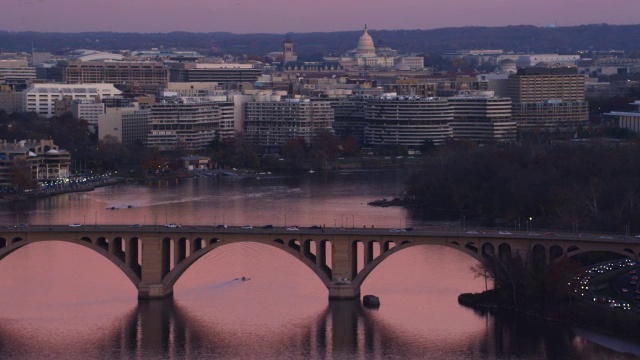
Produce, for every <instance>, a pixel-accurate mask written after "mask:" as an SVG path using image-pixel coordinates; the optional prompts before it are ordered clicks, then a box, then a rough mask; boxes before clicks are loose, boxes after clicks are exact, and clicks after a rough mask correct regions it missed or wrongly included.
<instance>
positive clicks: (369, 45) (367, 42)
mask: <svg viewBox="0 0 640 360" xmlns="http://www.w3.org/2000/svg"><path fill="white" fill-rule="evenodd" d="M356 56H357V57H375V56H376V47H375V45H374V44H373V38H372V37H371V35H369V32H368V31H367V25H365V26H364V34H362V36H360V39H359V40H358V47H357V48H356Z"/></svg>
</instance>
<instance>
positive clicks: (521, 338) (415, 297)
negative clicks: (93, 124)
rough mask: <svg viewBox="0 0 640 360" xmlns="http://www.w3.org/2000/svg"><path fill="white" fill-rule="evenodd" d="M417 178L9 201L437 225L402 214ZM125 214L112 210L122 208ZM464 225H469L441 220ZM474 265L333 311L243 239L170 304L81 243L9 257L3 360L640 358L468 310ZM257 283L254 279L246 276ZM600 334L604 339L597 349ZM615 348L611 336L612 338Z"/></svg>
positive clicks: (43, 212) (143, 220)
mask: <svg viewBox="0 0 640 360" xmlns="http://www.w3.org/2000/svg"><path fill="white" fill-rule="evenodd" d="M407 177H408V173H407V171H404V170H385V171H345V172H317V173H314V174H303V175H296V176H273V175H265V176H260V177H257V178H255V177H254V178H242V179H233V178H200V179H186V180H180V181H178V182H176V181H169V182H167V181H161V182H155V183H147V184H119V185H116V186H110V187H104V188H99V189H96V190H95V191H91V192H85V193H74V194H64V195H58V196H54V197H50V198H41V199H32V200H29V201H24V202H19V203H5V204H0V221H1V222H2V223H3V224H9V225H13V224H15V223H30V224H43V223H46V224H71V223H81V224H84V225H93V224H96V223H97V224H134V223H138V224H154V223H156V224H164V223H168V222H174V223H181V224H184V225H187V224H220V223H223V222H224V223H226V224H229V225H248V224H250V225H253V226H262V225H264V224H273V225H279V226H282V225H285V224H286V225H300V226H310V225H324V226H327V227H333V226H342V227H362V226H367V227H371V226H377V227H422V226H431V223H430V222H429V221H427V220H424V219H420V218H419V217H418V216H417V215H415V214H412V213H410V212H408V211H407V210H405V209H403V208H400V207H388V208H381V207H372V206H368V205H367V202H369V201H372V200H376V199H380V198H388V199H390V198H393V197H396V196H398V195H399V194H401V193H402V191H403V188H404V182H405V180H406V179H407ZM112 209H113V210H112ZM438 225H440V226H442V225H445V226H459V225H460V224H458V222H453V223H450V224H446V223H445V224H443V223H438ZM474 264H475V260H473V259H472V258H471V257H469V256H467V255H465V254H463V253H461V252H457V251H455V250H453V249H449V248H444V247H437V246H423V247H411V248H408V249H406V250H403V251H401V252H399V253H397V254H395V255H393V256H392V257H390V258H389V259H387V260H385V261H384V262H383V263H382V264H381V265H380V266H378V267H377V268H376V269H375V270H374V271H373V272H372V273H371V275H370V276H369V277H368V278H367V280H366V281H365V282H364V284H363V286H362V292H363V294H375V295H377V296H379V297H380V299H381V303H382V305H381V307H380V308H379V309H377V310H372V309H367V308H363V307H362V306H361V305H360V304H359V303H358V302H351V301H340V302H329V301H328V300H327V295H328V293H327V289H326V288H325V287H324V286H323V284H322V283H321V282H320V280H318V278H317V277H316V275H315V274H313V273H312V272H311V271H310V270H309V269H308V268H307V267H305V266H304V265H302V264H301V263H300V262H299V261H298V260H296V259H294V258H293V257H291V256H290V255H288V254H285V253H282V252H281V251H279V250H277V249H275V248H271V247H267V246H264V245H259V244H250V243H241V244H235V245H227V246H223V247H220V248H219V249H216V250H215V251H212V252H210V253H209V254H207V255H206V256H204V257H203V258H202V259H201V260H199V261H198V262H196V263H195V264H194V265H193V266H192V267H191V268H189V270H187V272H186V273H185V274H184V275H183V276H182V277H181V278H180V280H179V281H178V282H177V283H176V285H175V286H174V298H173V299H171V300H167V301H151V302H140V303H138V301H137V298H136V296H137V291H136V289H135V287H134V286H133V285H132V284H131V282H130V281H129V280H128V279H127V278H125V276H124V275H123V274H122V273H121V272H120V271H119V270H118V269H116V268H115V267H114V266H113V264H112V263H110V262H108V261H107V260H106V259H104V258H102V257H101V256H99V255H97V254H95V253H93V252H92V251H91V250H88V249H85V248H81V247H78V246H75V245H73V244H69V243H63V242H55V241H52V242H46V243H38V244H32V245H29V246H26V247H24V248H21V249H20V250H18V251H16V252H14V253H12V254H11V255H9V256H7V257H6V258H5V259H3V260H2V261H0V289H1V290H0V303H1V304H2V306H0V358H2V359H58V358H65V359H87V358H91V359H113V358H121V359H165V358H171V359H202V358H219V359H239V358H242V359H301V358H305V359H389V358H396V359H397V358H402V359H633V358H636V356H638V355H640V346H638V345H637V344H630V343H625V342H623V344H622V345H620V342H619V340H616V339H608V338H606V337H601V336H595V335H593V334H592V332H589V331H585V330H580V331H576V330H574V329H572V328H570V327H568V326H565V325H562V324H557V323H547V322H541V321H536V320H533V319H530V318H524V317H519V316H515V315H491V314H483V313H479V312H476V311H473V310H471V309H469V308H466V307H463V306H460V305H459V304H458V303H457V296H458V295H459V294H460V293H463V292H478V291H482V290H484V289H485V282H484V280H483V279H479V278H474V276H473V275H472V273H471V272H470V270H469V269H470V267H471V266H473V265H474ZM242 276H246V277H248V278H250V280H249V281H240V280H237V278H239V277H242ZM589 339H591V340H589ZM603 339H604V340H603Z"/></svg>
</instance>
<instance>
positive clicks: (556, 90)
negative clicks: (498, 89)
mask: <svg viewBox="0 0 640 360" xmlns="http://www.w3.org/2000/svg"><path fill="white" fill-rule="evenodd" d="M585 91H586V90H585V75H582V74H578V73H577V69H576V68H538V67H534V68H527V69H519V70H518V72H517V73H516V74H511V75H509V78H508V80H507V92H508V96H509V97H510V98H511V101H512V102H513V106H512V117H513V120H515V121H516V122H517V124H518V131H520V132H524V133H527V132H534V131H536V132H537V131H542V132H573V131H575V129H576V128H577V127H578V126H581V125H586V124H587V122H588V121H589V112H588V106H587V102H586V100H585Z"/></svg>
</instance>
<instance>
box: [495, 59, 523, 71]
mask: <svg viewBox="0 0 640 360" xmlns="http://www.w3.org/2000/svg"><path fill="white" fill-rule="evenodd" d="M498 68H499V69H500V71H503V72H512V73H515V72H516V71H518V68H517V66H516V62H515V61H513V60H511V59H504V60H502V61H500V62H499V63H498Z"/></svg>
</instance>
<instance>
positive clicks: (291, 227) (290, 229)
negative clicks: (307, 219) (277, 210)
mask: <svg viewBox="0 0 640 360" xmlns="http://www.w3.org/2000/svg"><path fill="white" fill-rule="evenodd" d="M287 230H289V231H298V230H300V228H299V227H297V226H289V227H288V228H287Z"/></svg>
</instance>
